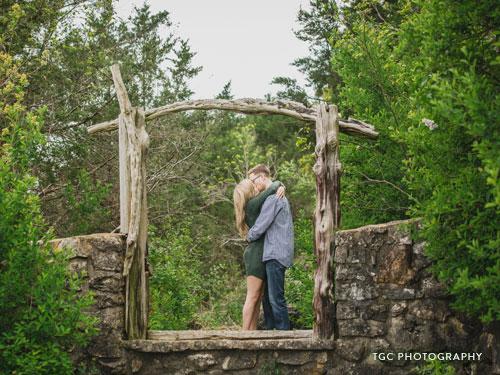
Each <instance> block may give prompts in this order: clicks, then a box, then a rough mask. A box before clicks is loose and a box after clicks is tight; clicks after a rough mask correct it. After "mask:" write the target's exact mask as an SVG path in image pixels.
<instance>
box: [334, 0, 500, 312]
mask: <svg viewBox="0 0 500 375" xmlns="http://www.w3.org/2000/svg"><path fill="white" fill-rule="evenodd" d="M367 5H368V2H365V1H361V2H359V4H357V5H353V6H352V7H349V6H347V7H346V9H344V15H345V18H344V20H343V21H341V22H343V23H345V24H348V25H349V27H348V28H346V29H345V30H344V31H342V32H341V33H338V31H339V30H337V33H334V35H332V38H333V42H332V43H333V46H334V47H335V48H334V51H335V53H334V54H332V66H333V69H334V72H332V74H333V73H335V74H340V77H341V78H342V82H343V87H342V90H340V93H339V97H338V100H339V106H340V107H341V108H343V111H346V113H351V112H352V113H354V115H355V116H359V117H360V118H363V119H365V120H367V121H368V122H372V123H373V124H375V125H376V127H377V130H379V131H380V139H379V140H378V141H377V142H376V143H368V142H364V141H363V142H359V144H357V145H355V144H352V145H350V144H349V143H348V144H347V145H346V146H345V147H344V146H342V149H341V152H342V153H343V154H342V155H341V158H342V160H343V165H344V174H345V178H344V180H343V181H344V183H343V187H344V186H345V189H344V190H343V196H342V199H343V207H344V211H343V212H344V213H345V215H344V218H345V219H347V225H348V226H350V225H352V224H369V223H371V222H381V221H387V220H389V219H390V220H393V219H396V218H403V217H404V216H406V217H422V218H423V230H422V232H421V235H422V237H423V238H424V239H425V240H426V242H427V246H426V254H427V255H428V256H429V257H430V258H431V259H432V260H433V261H434V262H433V264H434V266H433V270H434V272H435V274H436V275H437V276H438V278H439V279H440V280H441V281H442V282H443V283H445V284H446V285H448V286H449V291H450V292H451V294H452V295H453V296H454V297H455V301H454V303H453V305H454V307H455V308H456V309H458V310H461V311H463V312H466V313H468V314H469V315H471V316H475V317H478V318H480V319H481V320H482V321H483V322H490V321H492V320H498V319H499V317H500V306H499V302H498V296H499V295H500V252H499V251H498V249H499V248H500V235H499V231H498V224H497V223H498V221H499V215H498V207H499V202H500V193H499V191H500V188H499V184H498V174H499V165H500V152H499V145H500V131H499V127H498V126H497V125H495V124H497V123H498V118H499V117H500V116H499V108H500V107H499V105H498V102H499V100H498V99H499V95H498V56H497V55H496V54H495V53H494V52H493V51H495V48H497V47H498V41H497V39H496V38H495V37H493V35H494V31H493V30H496V29H498V7H496V6H495V2H493V1H483V2H481V4H478V3H477V2H474V1H462V2H455V1H451V0H444V1H443V0H433V1H420V0H418V1H409V0H408V1H403V2H397V3H394V4H392V3H384V4H383V5H380V6H379V5H377V12H379V11H380V12H381V13H380V14H383V16H381V17H382V18H383V20H382V19H381V18H380V17H379V15H380V14H379V15H377V14H373V13H370V9H373V8H371V7H370V6H367ZM339 35H340V36H339ZM486 35H488V37H485V36H486ZM356 143H358V142H356ZM363 175H364V176H363ZM371 207H373V208H375V209H376V210H375V211H372V210H371ZM344 224H345V222H344Z"/></svg>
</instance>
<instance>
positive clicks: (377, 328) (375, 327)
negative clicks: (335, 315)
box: [338, 319, 387, 337]
mask: <svg viewBox="0 0 500 375" xmlns="http://www.w3.org/2000/svg"><path fill="white" fill-rule="evenodd" d="M338 327H339V336H340V337H356V336H358V337H376V336H383V335H385V334H386V332H387V327H386V324H385V323H382V322H377V321H376V320H363V319H351V320H340V321H339V322H338Z"/></svg>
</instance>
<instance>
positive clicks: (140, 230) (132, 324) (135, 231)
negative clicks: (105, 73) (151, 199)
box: [111, 64, 149, 339]
mask: <svg viewBox="0 0 500 375" xmlns="http://www.w3.org/2000/svg"><path fill="white" fill-rule="evenodd" d="M111 72H112V74H113V81H114V84H115V89H116V95H117V97H118V103H119V105H120V115H119V117H118V124H119V154H120V232H121V233H125V234H127V250H126V253H125V261H124V264H123V276H125V277H126V286H125V331H126V334H127V337H128V338H129V339H145V338H146V335H147V328H148V288H147V280H146V246H147V236H148V233H147V230H148V213H147V189H146V153H147V149H148V146H149V136H148V134H147V132H146V128H145V125H146V120H145V114H144V110H143V109H142V108H135V107H132V105H131V104H130V101H129V98H128V94H127V90H126V88H125V85H124V84H123V80H122V76H121V73H120V67H119V66H118V65H117V64H115V65H113V66H112V67H111Z"/></svg>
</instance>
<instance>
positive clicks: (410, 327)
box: [386, 316, 442, 351]
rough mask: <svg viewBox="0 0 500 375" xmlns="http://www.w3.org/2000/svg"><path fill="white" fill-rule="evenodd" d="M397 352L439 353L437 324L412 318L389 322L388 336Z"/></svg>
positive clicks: (400, 318)
mask: <svg viewBox="0 0 500 375" xmlns="http://www.w3.org/2000/svg"><path fill="white" fill-rule="evenodd" d="M386 338H387V340H388V341H389V343H390V344H391V347H392V348H393V349H394V350H395V351H419V350H420V351H439V350H440V349H441V348H442V345H441V343H440V342H439V340H436V324H435V323H434V322H432V321H425V320H420V319H416V318H412V317H411V316H410V317H395V318H392V319H390V320H389V329H388V332H387V336H386Z"/></svg>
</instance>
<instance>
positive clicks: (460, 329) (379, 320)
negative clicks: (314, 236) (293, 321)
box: [333, 220, 500, 374]
mask: <svg viewBox="0 0 500 375" xmlns="http://www.w3.org/2000/svg"><path fill="white" fill-rule="evenodd" d="M419 225H420V224H419V221H417V220H405V221H394V222H390V223H385V224H378V225H369V226H365V227H361V228H357V229H353V230H345V231H341V232H338V234H337V236H336V239H335V242H336V247H335V249H336V250H335V267H334V269H335V296H336V311H337V314H336V318H337V330H338V340H337V341H336V350H335V361H334V362H335V366H334V372H333V373H339V374H345V373H350V372H351V371H352V373H358V372H362V373H365V372H366V373H370V374H389V373H394V374H407V373H409V372H410V371H411V370H412V369H414V368H415V367H416V366H417V365H421V364H422V363H423V361H410V360H404V357H403V360H392V361H388V360H384V361H382V360H381V359H380V357H377V358H375V355H374V354H373V353H380V352H384V353H389V352H391V353H411V352H413V353H424V352H426V353H441V352H451V353H456V352H458V353H462V352H465V353H471V352H482V353H483V356H482V359H483V360H482V361H481V362H473V361H471V362H466V361H463V362H462V361H460V362H454V365H456V369H457V370H458V373H460V374H465V373H467V374H470V373H476V374H490V373H492V372H494V373H500V367H499V364H498V360H499V358H498V357H497V356H498V354H500V350H499V349H500V348H499V347H498V345H499V343H498V337H499V336H498V327H483V326H482V325H481V324H480V323H479V322H477V321H473V320H469V319H466V318H465V317H464V316H461V315H459V314H456V313H454V312H452V311H451V309H450V307H449V302H450V299H449V297H448V296H447V294H446V290H445V288H444V287H443V286H442V285H440V284H439V283H438V282H437V281H436V279H435V278H434V277H433V276H432V275H431V272H430V269H429V267H430V266H431V262H430V261H429V260H428V259H427V258H426V257H425V256H424V253H423V250H424V245H425V243H423V242H414V241H413V240H412V235H411V233H412V232H415V231H418V229H419ZM494 328H497V332H496V337H495V335H494V334H493V332H494ZM495 339H496V340H495ZM395 358H396V359H397V355H395ZM406 358H409V355H407V356H406ZM417 358H418V357H417ZM493 362H495V363H496V366H494V368H492V365H493V364H492V363H493ZM335 370H336V372H335ZM364 371H365V372H364Z"/></svg>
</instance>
